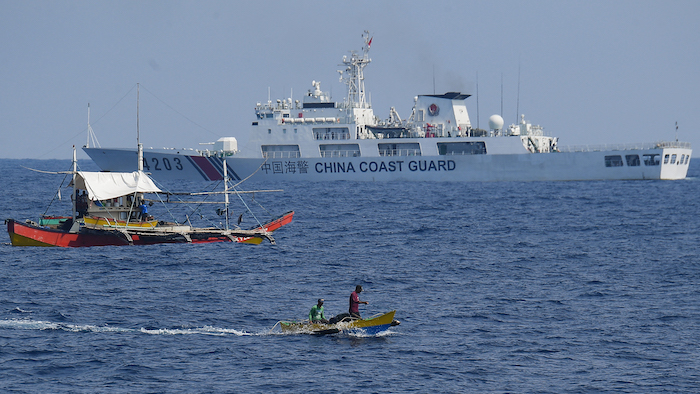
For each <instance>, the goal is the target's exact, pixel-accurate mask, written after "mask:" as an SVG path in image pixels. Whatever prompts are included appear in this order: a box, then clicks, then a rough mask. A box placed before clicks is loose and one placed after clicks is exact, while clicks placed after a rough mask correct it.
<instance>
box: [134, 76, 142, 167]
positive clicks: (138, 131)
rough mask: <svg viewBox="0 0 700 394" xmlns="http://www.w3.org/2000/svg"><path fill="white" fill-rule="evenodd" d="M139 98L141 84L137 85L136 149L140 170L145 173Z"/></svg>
mask: <svg viewBox="0 0 700 394" xmlns="http://www.w3.org/2000/svg"><path fill="white" fill-rule="evenodd" d="M139 96H140V84H139V83H138V82H137V83H136V148H137V149H138V160H139V164H138V170H139V172H141V171H143V146H141V133H140V130H139Z"/></svg>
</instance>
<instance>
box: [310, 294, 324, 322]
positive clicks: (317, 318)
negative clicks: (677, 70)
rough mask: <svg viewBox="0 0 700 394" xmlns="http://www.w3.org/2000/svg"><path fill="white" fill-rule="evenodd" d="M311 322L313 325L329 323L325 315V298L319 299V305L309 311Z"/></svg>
mask: <svg viewBox="0 0 700 394" xmlns="http://www.w3.org/2000/svg"><path fill="white" fill-rule="evenodd" d="M309 321H310V322H311V323H328V320H326V315H325V314H324V313H323V298H319V299H318V304H316V305H314V306H313V307H311V310H310V311H309Z"/></svg>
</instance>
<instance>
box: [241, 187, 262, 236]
mask: <svg viewBox="0 0 700 394" xmlns="http://www.w3.org/2000/svg"><path fill="white" fill-rule="evenodd" d="M238 198H239V199H240V200H241V202H242V203H243V205H244V206H245V208H246V209H247V210H248V212H250V215H251V216H253V219H255V221H256V222H258V226H259V227H260V228H263V225H262V223H260V220H258V217H257V216H255V214H254V213H253V210H252V209H250V207H249V206H248V204H246V203H245V200H243V195H241V194H238ZM263 230H264V228H263Z"/></svg>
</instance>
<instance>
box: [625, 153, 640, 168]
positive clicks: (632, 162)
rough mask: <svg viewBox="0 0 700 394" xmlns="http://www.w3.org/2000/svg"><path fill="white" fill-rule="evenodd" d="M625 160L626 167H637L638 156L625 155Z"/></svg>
mask: <svg viewBox="0 0 700 394" xmlns="http://www.w3.org/2000/svg"><path fill="white" fill-rule="evenodd" d="M625 160H627V165H628V166H630V167H637V166H639V164H640V162H639V155H625Z"/></svg>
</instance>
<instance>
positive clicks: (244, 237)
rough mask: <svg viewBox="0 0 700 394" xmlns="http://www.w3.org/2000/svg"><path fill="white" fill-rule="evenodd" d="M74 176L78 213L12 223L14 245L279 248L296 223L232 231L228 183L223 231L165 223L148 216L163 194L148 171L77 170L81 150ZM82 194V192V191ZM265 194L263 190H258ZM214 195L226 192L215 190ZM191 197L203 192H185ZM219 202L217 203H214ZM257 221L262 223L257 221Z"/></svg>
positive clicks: (285, 220)
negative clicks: (279, 235) (278, 235)
mask: <svg viewBox="0 0 700 394" xmlns="http://www.w3.org/2000/svg"><path fill="white" fill-rule="evenodd" d="M61 173H65V174H72V175H73V178H72V182H71V184H72V186H73V193H72V196H74V198H71V200H72V211H73V212H72V215H71V216H70V217H60V216H43V217H42V220H40V223H38V224H37V223H35V222H33V221H31V220H27V221H26V222H24V223H22V222H19V221H16V220H14V219H7V220H6V221H5V223H6V224H7V232H8V234H9V236H10V241H11V243H12V245H13V246H59V247H86V246H110V245H111V246H119V245H151V244H159V243H212V242H237V243H250V244H260V243H262V241H263V240H268V241H269V242H270V243H272V244H274V243H275V240H274V238H273V237H272V231H275V230H277V229H279V228H280V227H282V226H284V225H286V224H289V223H291V221H292V218H293V216H294V211H289V212H287V213H285V214H283V215H281V216H279V217H277V218H275V219H273V220H271V221H269V222H266V223H264V224H260V225H258V226H257V227H255V228H253V229H250V230H243V229H240V228H238V227H235V228H229V220H228V212H229V208H228V204H229V202H228V197H229V194H236V193H244V192H238V191H229V190H228V184H227V183H226V182H225V183H224V185H225V186H224V192H223V194H224V196H225V201H224V203H223V204H224V206H225V208H224V209H222V210H219V211H221V212H225V215H226V216H225V217H226V219H225V223H226V225H225V226H223V227H222V228H218V227H206V228H197V227H193V226H191V225H184V224H178V223H169V222H162V221H161V222H159V221H158V220H155V219H154V218H153V217H151V216H150V215H148V214H147V212H146V211H147V208H146V202H147V201H146V199H145V198H144V195H145V194H147V193H156V194H158V193H162V191H161V190H160V188H158V187H157V186H156V185H155V183H154V182H153V180H152V179H151V178H150V177H149V176H148V175H147V174H146V173H144V172H143V171H135V172H133V173H114V172H110V173H103V172H86V171H77V160H76V154H75V148H74V149H73V170H72V171H70V172H61ZM81 192H82V193H81ZM258 192H260V191H258ZM213 193H214V194H218V193H222V192H213ZM185 194H188V195H194V194H202V193H185ZM214 203H216V202H214ZM256 220H257V219H256Z"/></svg>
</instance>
